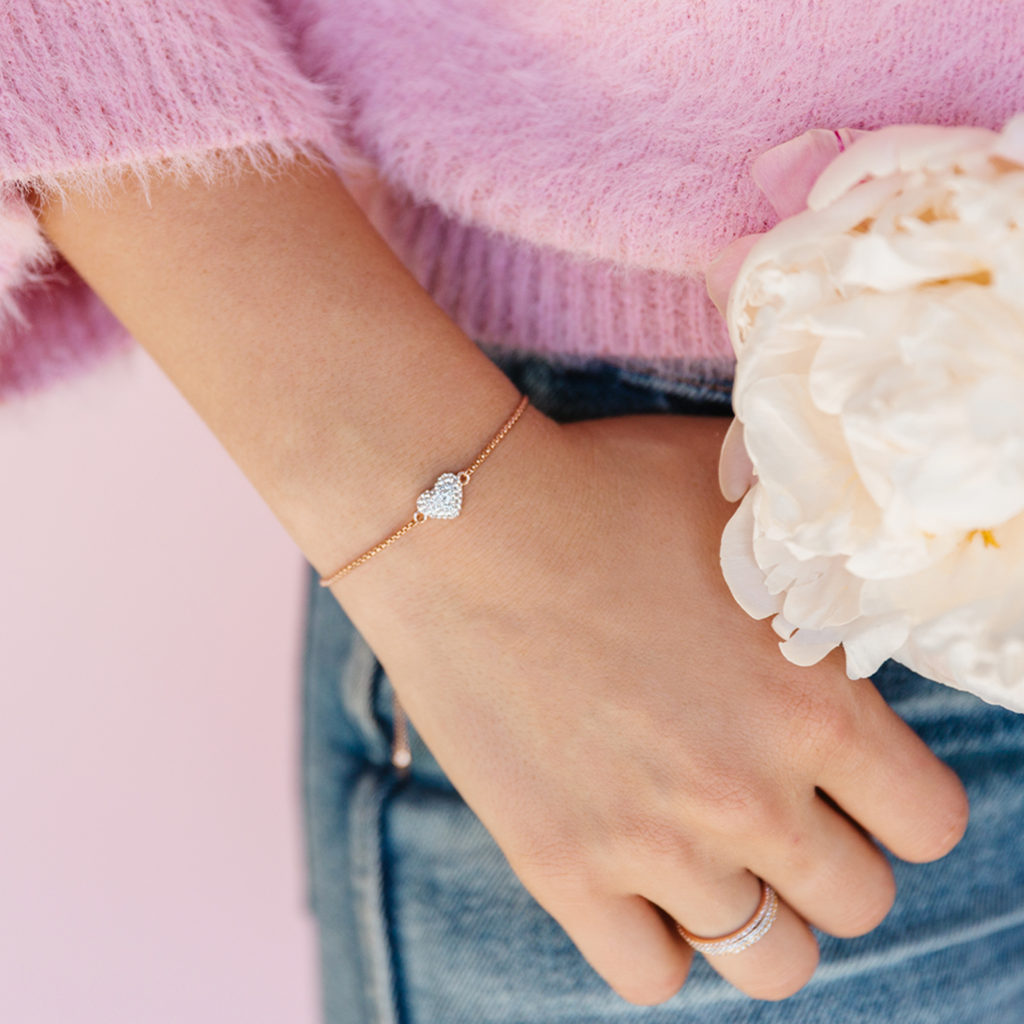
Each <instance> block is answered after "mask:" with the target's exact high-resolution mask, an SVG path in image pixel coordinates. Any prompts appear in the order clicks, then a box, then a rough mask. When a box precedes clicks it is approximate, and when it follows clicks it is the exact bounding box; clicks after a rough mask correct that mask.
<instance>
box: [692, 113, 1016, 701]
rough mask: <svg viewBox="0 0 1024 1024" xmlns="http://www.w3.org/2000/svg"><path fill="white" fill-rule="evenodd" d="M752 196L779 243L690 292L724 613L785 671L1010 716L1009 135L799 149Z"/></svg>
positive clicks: (852, 139) (815, 143) (1012, 213)
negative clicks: (898, 679)
mask: <svg viewBox="0 0 1024 1024" xmlns="http://www.w3.org/2000/svg"><path fill="white" fill-rule="evenodd" d="M754 175H755V179H756V180H758V184H759V185H760V186H761V187H762V188H763V189H764V190H765V191H766V193H767V194H768V195H769V198H771V199H772V201H773V202H774V204H775V206H776V209H777V211H778V212H779V214H780V215H781V216H783V218H784V219H783V220H781V221H780V222H779V223H778V225H777V226H776V227H774V228H772V229H771V230H770V231H768V232H767V233H766V234H763V235H759V236H749V237H746V238H743V239H740V240H738V241H737V242H735V243H733V245H732V246H730V247H729V248H728V249H727V250H726V251H725V252H724V253H723V254H722V256H721V257H719V259H718V260H716V262H715V264H714V265H713V266H712V267H711V268H710V269H709V272H708V288H709V291H710V292H711V294H712V297H713V298H714V299H715V301H716V303H717V304H718V305H719V308H720V309H721V308H723V306H724V313H725V316H726V321H727V324H728V329H729V334H730V337H731V339H732V343H733V346H734V348H735V351H736V357H737V365H736V378H735V386H734V391H733V408H734V410H735V413H736V419H735V420H734V421H733V425H732V427H731V428H730V431H729V434H728V436H727V439H726V443H725V445H724V446H723V451H722V460H721V472H720V481H721V484H722V489H723V492H724V493H725V495H726V497H727V498H729V499H730V500H737V499H739V498H741V497H742V501H741V503H740V506H739V508H738V509H737V511H736V513H735V515H734V516H733V517H732V519H731V520H730V522H729V524H728V525H727V527H726V529H725V531H724V534H723V537H722V547H721V558H722V569H723V572H724V574H725V578H726V581H727V583H728V585H729V587H730V589H731V590H732V593H733V595H734V597H735V598H736V600H737V601H738V602H739V604H740V605H741V606H742V607H743V608H744V609H745V610H746V611H747V612H748V613H749V614H750V615H752V616H754V617H755V618H765V617H768V616H773V620H772V625H773V626H774V628H775V630H776V632H777V633H778V634H779V636H780V637H781V638H782V643H781V645H780V646H781V649H782V652H783V653H784V654H785V656H786V657H787V658H788V659H789V660H790V661H791V662H794V663H796V664H800V665H809V664H813V663H815V662H817V661H819V660H821V659H822V658H823V657H824V656H825V655H826V654H828V652H829V651H831V650H833V649H834V648H836V647H837V646H838V645H840V644H841V645H842V646H843V648H844V650H845V655H846V669H847V673H848V675H849V676H850V677H851V678H859V677H862V676H868V675H870V674H871V673H873V672H874V671H875V670H876V669H878V667H879V666H880V665H881V664H882V663H883V662H884V661H885V660H886V659H887V658H895V659H896V660H897V661H899V662H902V663H903V664H905V665H907V666H908V667H910V668H912V669H914V670H915V671H917V672H920V673H921V674H923V675H925V676H928V677H930V678H932V679H935V680H938V681H939V682H943V683H947V684H949V685H951V686H955V687H958V688H960V689H964V690H968V691H971V692H973V693H975V694H977V695H978V696H979V697H981V698H983V699H984V700H986V701H989V702H992V703H997V704H1001V705H1004V706H1006V707H1010V708H1013V709H1015V710H1017V711H1024V114H1019V115H1017V116H1016V117H1014V118H1013V119H1011V120H1010V121H1008V122H1007V123H1006V125H1005V126H1004V127H1003V129H1002V131H1001V132H993V131H989V130H988V129H984V128H969V127H968V128H946V127H938V126H930V125H891V126H888V127H885V128H882V129H880V130H878V131H874V132H861V131H849V130H845V129H844V130H842V131H840V132H828V131H824V130H821V129H815V130H813V131H811V132H807V133H805V134H804V135H803V136H800V137H799V138H798V139H794V140H791V141H790V142H788V143H785V144H784V145H783V146H779V147H776V148H775V149H774V150H770V151H769V152H768V153H766V154H764V155H763V156H762V157H760V158H759V159H758V160H757V161H755V164H754ZM812 185H813V187H812ZM808 189H809V192H808V191H807V190H808ZM734 277H735V281H733V278H734ZM726 296H727V299H726Z"/></svg>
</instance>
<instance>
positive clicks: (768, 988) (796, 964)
mask: <svg viewBox="0 0 1024 1024" xmlns="http://www.w3.org/2000/svg"><path fill="white" fill-rule="evenodd" d="M819 959H820V953H819V952H818V947H817V943H815V944H814V947H813V949H812V950H811V951H809V952H808V954H807V955H805V956H801V957H797V958H793V959H790V960H788V961H786V962H785V963H784V964H781V965H775V966H774V968H773V969H772V970H771V971H770V972H768V973H765V974H762V975H761V976H760V977H758V978H756V979H755V980H754V981H753V983H752V985H751V987H750V988H749V989H747V990H746V991H747V992H748V994H749V995H752V996H755V997H756V998H758V999H766V1000H769V1001H770V1002H779V1001H780V1000H782V999H788V998H789V997H790V996H792V995H796V993H797V992H799V991H800V989H802V988H803V987H804V985H806V984H807V982H809V981H810V980H811V978H812V977H813V976H814V972H815V971H816V970H817V968H818V961H819Z"/></svg>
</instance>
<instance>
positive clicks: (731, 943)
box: [676, 878, 779, 956]
mask: <svg viewBox="0 0 1024 1024" xmlns="http://www.w3.org/2000/svg"><path fill="white" fill-rule="evenodd" d="M759 881H760V882H761V901H760V902H759V903H758V905H757V910H755V911H754V913H753V916H752V917H751V918H750V920H749V921H747V923H746V924H744V925H741V926H740V927H739V928H737V929H736V930H735V931H732V932H729V934H728V935H719V936H717V937H715V938H707V937H705V936H703V935H694V934H693V932H690V931H687V930H686V929H685V928H684V927H683V926H682V925H681V924H679V922H678V921H677V922H676V929H677V931H678V932H679V934H680V935H682V937H683V938H684V939H686V941H687V942H688V943H689V944H690V945H691V946H693V948H694V949H695V950H697V952H698V953H703V954H704V955H705V956H723V955H725V954H726V953H740V952H742V951H743V950H744V949H747V948H748V947H749V946H752V945H753V944H754V943H755V942H757V941H758V940H760V939H763V938H764V937H765V935H767V934H768V929H769V928H771V926H772V923H773V922H774V921H775V916H776V914H777V913H778V910H779V897H778V895H777V894H776V892H775V890H774V889H773V888H772V887H771V886H770V885H769V884H768V883H767V882H766V881H765V880H764V879H763V878H762V879H759Z"/></svg>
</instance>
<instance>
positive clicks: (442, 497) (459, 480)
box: [320, 395, 530, 587]
mask: <svg viewBox="0 0 1024 1024" xmlns="http://www.w3.org/2000/svg"><path fill="white" fill-rule="evenodd" d="M529 401H530V398H529V396H528V395H523V396H522V398H520V400H519V404H518V405H517V406H516V410H515V412H514V413H512V415H511V416H509V418H508V419H507V420H506V421H505V425H504V426H503V427H502V428H501V430H499V431H498V432H497V433H496V434H495V435H494V437H492V438H491V440H490V441H488V442H487V445H486V447H485V448H484V449H483V451H482V452H480V454H479V455H478V456H477V457H476V459H475V460H474V462H473V464H472V465H471V466H469V467H467V468H466V469H463V470H462V471H461V472H458V473H442V474H441V475H440V476H439V477H438V478H437V481H436V482H435V484H434V486H433V487H431V488H430V489H429V490H427V491H424V492H423V493H422V494H421V495H420V496H419V497H418V498H417V499H416V514H415V515H414V516H413V517H412V519H410V520H409V522H407V523H406V524H405V526H403V527H401V528H399V529H398V530H395V532H394V533H393V534H391V536H390V537H386V538H385V539H384V540H382V541H381V542H380V543H379V544H376V545H374V546H373V547H372V548H370V550H369V551H366V552H364V553H363V554H361V555H360V556H359V557H358V558H354V559H353V560H352V561H351V562H349V563H348V564H347V565H343V566H342V567H341V568H340V569H339V570H338V571H337V572H335V573H332V574H331V575H330V576H322V577H321V578H320V586H321V587H329V586H330V585H331V584H332V583H334V582H335V581H336V580H340V579H341V577H342V576H344V575H345V574H346V573H349V572H351V571H352V570H353V569H355V568H356V567H357V566H360V565H362V564H363V562H368V561H369V560H370V559H371V558H373V556H374V555H376V554H379V553H380V552H381V551H383V550H384V549H385V548H386V547H387V546H388V545H389V544H393V543H394V542H395V541H396V540H398V538H399V537H401V536H402V535H403V534H406V533H408V532H409V531H410V530H411V529H412V528H413V527H414V526H418V525H419V524H420V523H422V522H424V521H426V520H427V519H455V518H457V517H458V515H459V513H460V512H461V511H462V488H463V487H465V486H466V484H468V483H469V480H470V477H472V475H473V474H474V473H475V472H476V471H477V470H478V469H479V468H480V464H481V463H482V462H483V461H484V459H486V458H487V456H488V455H490V454H491V452H493V451H494V449H495V448H497V447H498V444H499V443H500V441H501V439H502V438H503V437H504V436H505V435H506V434H507V433H508V432H509V431H510V430H511V429H512V428H513V427H514V426H515V423H516V420H518V419H519V417H520V416H522V414H523V410H524V409H525V408H526V406H527V403H528V402H529Z"/></svg>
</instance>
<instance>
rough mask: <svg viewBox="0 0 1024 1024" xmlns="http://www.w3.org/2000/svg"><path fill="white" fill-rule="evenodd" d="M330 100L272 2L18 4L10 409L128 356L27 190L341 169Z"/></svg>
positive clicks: (6, 218)
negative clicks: (305, 166) (117, 174)
mask: <svg viewBox="0 0 1024 1024" xmlns="http://www.w3.org/2000/svg"><path fill="white" fill-rule="evenodd" d="M341 139H342V133H341V132H340V131H338V130H337V126H335V125H334V124H332V104H331V99H330V96H329V93H328V91H327V90H326V89H325V88H323V87H322V86H321V85H319V84H318V83H316V82H314V81H312V80H311V79H310V78H308V77H307V76H305V75H303V73H302V72H301V71H300V70H299V68H298V67H297V66H296V64H295V61H294V59H293V57H292V54H291V51H290V49H289V40H288V38H287V32H286V30H285V28H284V26H283V25H281V24H280V23H279V22H278V21H277V20H276V19H275V17H274V14H273V12H272V10H271V9H270V7H269V6H268V5H267V3H266V2H264V0H206V2H203V3H194V2H193V0H161V2H160V3H140V2H138V0H8V3H7V4H6V5H5V12H4V17H3V19H2V20H0V398H3V397H4V396H5V395H9V394H12V393H19V392H20V393H25V392H28V391H31V390H35V389H37V388H40V387H42V386H44V385H45V384H46V383H47V382H49V381H50V380H53V379H57V378H60V377H65V376H69V375H71V374H73V373H74V372H76V371H78V370H82V369H84V368H86V367H87V366H89V365H91V364H93V363H95V362H97V361H98V360H99V359H101V358H102V357H103V356H104V355H105V354H106V353H107V352H109V351H111V350H114V349H119V348H121V349H123V348H127V347H129V346H130V339H128V338H127V337H126V336H125V334H124V332H123V330H120V329H119V326H118V325H117V324H116V321H114V319H113V318H112V317H111V316H110V315H109V313H107V312H106V311H105V309H103V308H102V303H100V301H99V299H98V298H97V297H96V296H95V295H94V294H92V293H91V292H90V291H89V289H88V287H87V286H86V285H85V284H84V282H83V281H82V280H81V278H79V277H78V275H77V274H75V273H74V271H73V270H72V269H71V268H70V267H68V266H67V264H66V263H64V262H63V260H62V259H61V258H60V256H59V254H58V253H57V252H56V251H55V250H54V249H53V247H52V246H51V245H50V244H49V242H48V241H47V240H46V239H45V238H44V236H43V235H42V233H41V231H40V230H39V228H38V225H37V223H36V221H35V218H34V216H33V215H32V213H31V211H30V208H29V206H28V203H27V201H26V199H25V198H24V194H23V192H22V187H23V186H29V187H31V188H32V189H33V190H34V191H35V192H37V193H40V194H44V195H46V194H61V193H62V192H63V190H64V189H65V188H67V187H72V188H75V189H76V190H80V189H85V190H86V191H87V193H88V194H90V195H92V196H94V197H95V198H97V199H98V198H100V197H101V196H102V194H103V192H104V191H105V188H106V182H107V181H108V180H109V179H110V177H111V171H112V170H114V169H115V168H116V169H118V170H119V171H120V169H121V168H123V166H124V165H130V166H132V167H133V168H134V169H135V171H136V173H137V174H138V175H139V176H140V178H142V179H143V180H144V179H145V177H146V176H147V175H148V174H149V173H151V172H152V171H154V170H157V169H159V171H160V172H161V173H172V174H175V175H176V176H178V177H180V178H181V179H183V180H184V179H187V178H193V177H198V178H200V179H203V180H211V179H212V178H214V177H216V176H218V175H220V174H221V173H226V172H231V171H233V170H235V169H237V168H239V167H240V166H242V165H246V166H252V167H254V168H255V169H257V170H258V171H259V172H260V173H261V174H265V175H271V174H273V173H274V171H275V169H279V168H280V165H281V164H282V163H283V162H287V161H288V160H291V159H294V158H295V157H297V156H299V155H303V156H305V157H307V158H309V159H311V160H313V161H314V162H317V163H327V164H331V165H334V166H335V167H338V168H340V167H342V166H344V164H345V163H346V161H347V160H348V158H349V154H348V153H347V152H346V151H345V146H344V143H343V142H342V141H341Z"/></svg>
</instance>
